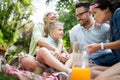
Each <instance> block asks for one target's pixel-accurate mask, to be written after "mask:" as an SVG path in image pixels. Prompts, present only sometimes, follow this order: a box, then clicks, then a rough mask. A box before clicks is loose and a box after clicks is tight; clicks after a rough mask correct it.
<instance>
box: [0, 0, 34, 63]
mask: <svg viewBox="0 0 120 80" xmlns="http://www.w3.org/2000/svg"><path fill="white" fill-rule="evenodd" d="M31 14H32V0H0V46H1V45H2V46H3V47H4V48H7V50H6V55H7V62H10V61H12V60H14V59H15V57H16V56H17V55H18V53H19V52H20V49H21V50H24V51H27V50H26V48H28V46H29V45H28V43H29V42H28V40H29V38H28V40H27V41H26V38H27V36H26V37H25V38H23V37H24V35H21V36H22V38H21V37H20V36H19V35H20V34H24V29H23V30H22V31H21V29H22V28H23V27H25V26H26V24H29V23H30V21H29V16H30V15H31ZM29 27H30V26H29ZM22 40H23V41H26V42H24V43H22ZM27 42H28V43H27ZM14 43H15V44H14ZM18 43H19V45H23V46H22V48H21V46H16V44H18ZM13 45H14V46H13Z"/></svg>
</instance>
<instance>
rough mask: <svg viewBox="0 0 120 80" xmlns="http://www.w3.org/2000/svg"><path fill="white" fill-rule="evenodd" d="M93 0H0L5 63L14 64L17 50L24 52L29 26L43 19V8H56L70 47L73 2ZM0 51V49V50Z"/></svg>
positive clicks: (66, 45) (0, 38) (30, 28)
mask: <svg viewBox="0 0 120 80" xmlns="http://www.w3.org/2000/svg"><path fill="white" fill-rule="evenodd" d="M82 1H89V2H90V3H92V2H93V0H0V46H2V47H3V48H4V49H2V50H5V58H6V59H7V63H8V64H15V63H16V62H17V60H16V59H17V57H18V54H19V53H20V52H24V53H28V50H29V45H30V40H31V34H32V28H33V27H34V24H36V23H43V21H42V18H43V15H44V13H45V12H47V11H49V10H56V11H57V12H58V13H59V15H60V16H59V21H61V22H63V23H64V37H63V42H64V46H65V48H66V49H67V50H69V48H70V39H69V32H70V29H71V28H72V27H73V26H74V25H76V24H77V23H78V22H77V20H76V16H75V3H77V2H82ZM1 53H2V51H0V54H1Z"/></svg>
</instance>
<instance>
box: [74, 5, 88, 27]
mask: <svg viewBox="0 0 120 80" xmlns="http://www.w3.org/2000/svg"><path fill="white" fill-rule="evenodd" d="M89 16H90V15H89V11H87V10H85V8H84V7H79V8H76V17H77V20H78V21H79V23H80V25H81V26H86V24H87V23H88V21H89Z"/></svg>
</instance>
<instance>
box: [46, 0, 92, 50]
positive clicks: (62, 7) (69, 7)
mask: <svg viewBox="0 0 120 80" xmlns="http://www.w3.org/2000/svg"><path fill="white" fill-rule="evenodd" d="M50 1H54V0H47V1H46V3H47V4H48V3H49V2H50ZM81 1H89V2H90V3H92V2H93V0H76V1H75V0H59V1H58V2H57V5H56V11H58V13H59V14H60V18H59V20H60V21H61V22H64V30H65V35H64V37H63V40H64V44H65V47H66V49H67V50H69V47H70V39H69V32H70V30H71V28H72V27H73V26H74V25H76V24H77V23H78V22H77V20H76V16H75V3H77V2H81Z"/></svg>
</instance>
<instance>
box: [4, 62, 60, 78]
mask: <svg viewBox="0 0 120 80" xmlns="http://www.w3.org/2000/svg"><path fill="white" fill-rule="evenodd" d="M3 71H4V72H5V73H7V74H10V75H17V76H18V78H19V80H58V78H57V77H56V76H55V75H53V74H52V75H49V76H41V75H38V74H35V73H33V72H30V71H25V70H19V69H17V68H16V67H14V66H10V65H8V64H6V65H5V66H4V68H3Z"/></svg>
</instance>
